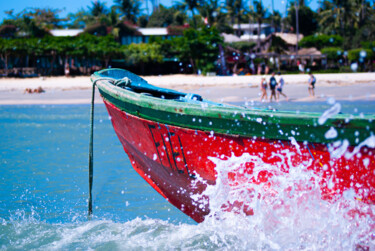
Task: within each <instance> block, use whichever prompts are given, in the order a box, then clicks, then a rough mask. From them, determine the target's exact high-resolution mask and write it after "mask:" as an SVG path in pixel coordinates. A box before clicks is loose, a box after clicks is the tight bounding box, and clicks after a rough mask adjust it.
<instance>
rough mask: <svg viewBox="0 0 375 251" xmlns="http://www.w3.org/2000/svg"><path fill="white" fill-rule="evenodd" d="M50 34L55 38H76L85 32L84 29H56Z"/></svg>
mask: <svg viewBox="0 0 375 251" xmlns="http://www.w3.org/2000/svg"><path fill="white" fill-rule="evenodd" d="M49 32H50V33H51V35H52V36H54V37H74V36H77V35H78V34H79V33H81V32H83V29H54V30H50V31H49Z"/></svg>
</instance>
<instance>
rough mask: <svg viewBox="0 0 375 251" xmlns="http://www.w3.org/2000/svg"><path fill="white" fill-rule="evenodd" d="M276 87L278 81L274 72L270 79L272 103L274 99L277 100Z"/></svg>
mask: <svg viewBox="0 0 375 251" xmlns="http://www.w3.org/2000/svg"><path fill="white" fill-rule="evenodd" d="M276 86H277V81H276V78H275V72H272V76H271V78H270V89H271V96H270V101H271V102H272V97H273V98H274V100H275V101H277V100H276Z"/></svg>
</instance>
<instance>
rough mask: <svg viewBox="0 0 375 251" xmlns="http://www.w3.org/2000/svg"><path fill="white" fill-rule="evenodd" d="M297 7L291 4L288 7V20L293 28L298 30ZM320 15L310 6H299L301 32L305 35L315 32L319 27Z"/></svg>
mask: <svg viewBox="0 0 375 251" xmlns="http://www.w3.org/2000/svg"><path fill="white" fill-rule="evenodd" d="M295 13H296V9H295V5H291V7H290V8H289V9H288V16H287V21H288V23H289V25H290V26H291V27H293V30H294V31H296V30H297V28H296V14H295ZM317 18H318V15H317V14H316V12H314V11H312V10H311V9H310V7H308V6H306V5H304V4H301V3H300V5H299V8H298V22H299V32H300V33H302V34H303V35H304V36H308V35H311V34H314V33H315V32H316V31H317V28H318V20H317Z"/></svg>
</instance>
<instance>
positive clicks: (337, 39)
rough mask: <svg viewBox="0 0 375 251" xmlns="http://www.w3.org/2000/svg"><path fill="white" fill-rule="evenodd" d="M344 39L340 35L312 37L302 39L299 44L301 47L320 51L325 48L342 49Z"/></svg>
mask: <svg viewBox="0 0 375 251" xmlns="http://www.w3.org/2000/svg"><path fill="white" fill-rule="evenodd" d="M343 43H344V39H343V38H342V37H341V36H339V35H310V36H306V37H304V38H302V40H301V41H300V42H299V44H298V45H299V46H300V47H304V48H310V47H315V48H317V49H318V50H320V49H322V48H325V47H341V46H342V45H343Z"/></svg>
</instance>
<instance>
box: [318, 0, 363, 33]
mask: <svg viewBox="0 0 375 251" xmlns="http://www.w3.org/2000/svg"><path fill="white" fill-rule="evenodd" d="M322 7H323V8H322V9H321V11H320V13H319V16H320V21H319V25H320V26H321V27H324V28H323V29H324V31H325V32H327V31H336V32H337V33H339V34H340V35H341V36H345V33H346V32H345V29H346V28H348V27H354V28H357V27H358V24H359V15H357V13H358V12H357V10H358V8H357V6H356V4H355V1H351V0H330V1H324V2H323V3H322ZM327 7H328V8H327Z"/></svg>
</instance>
